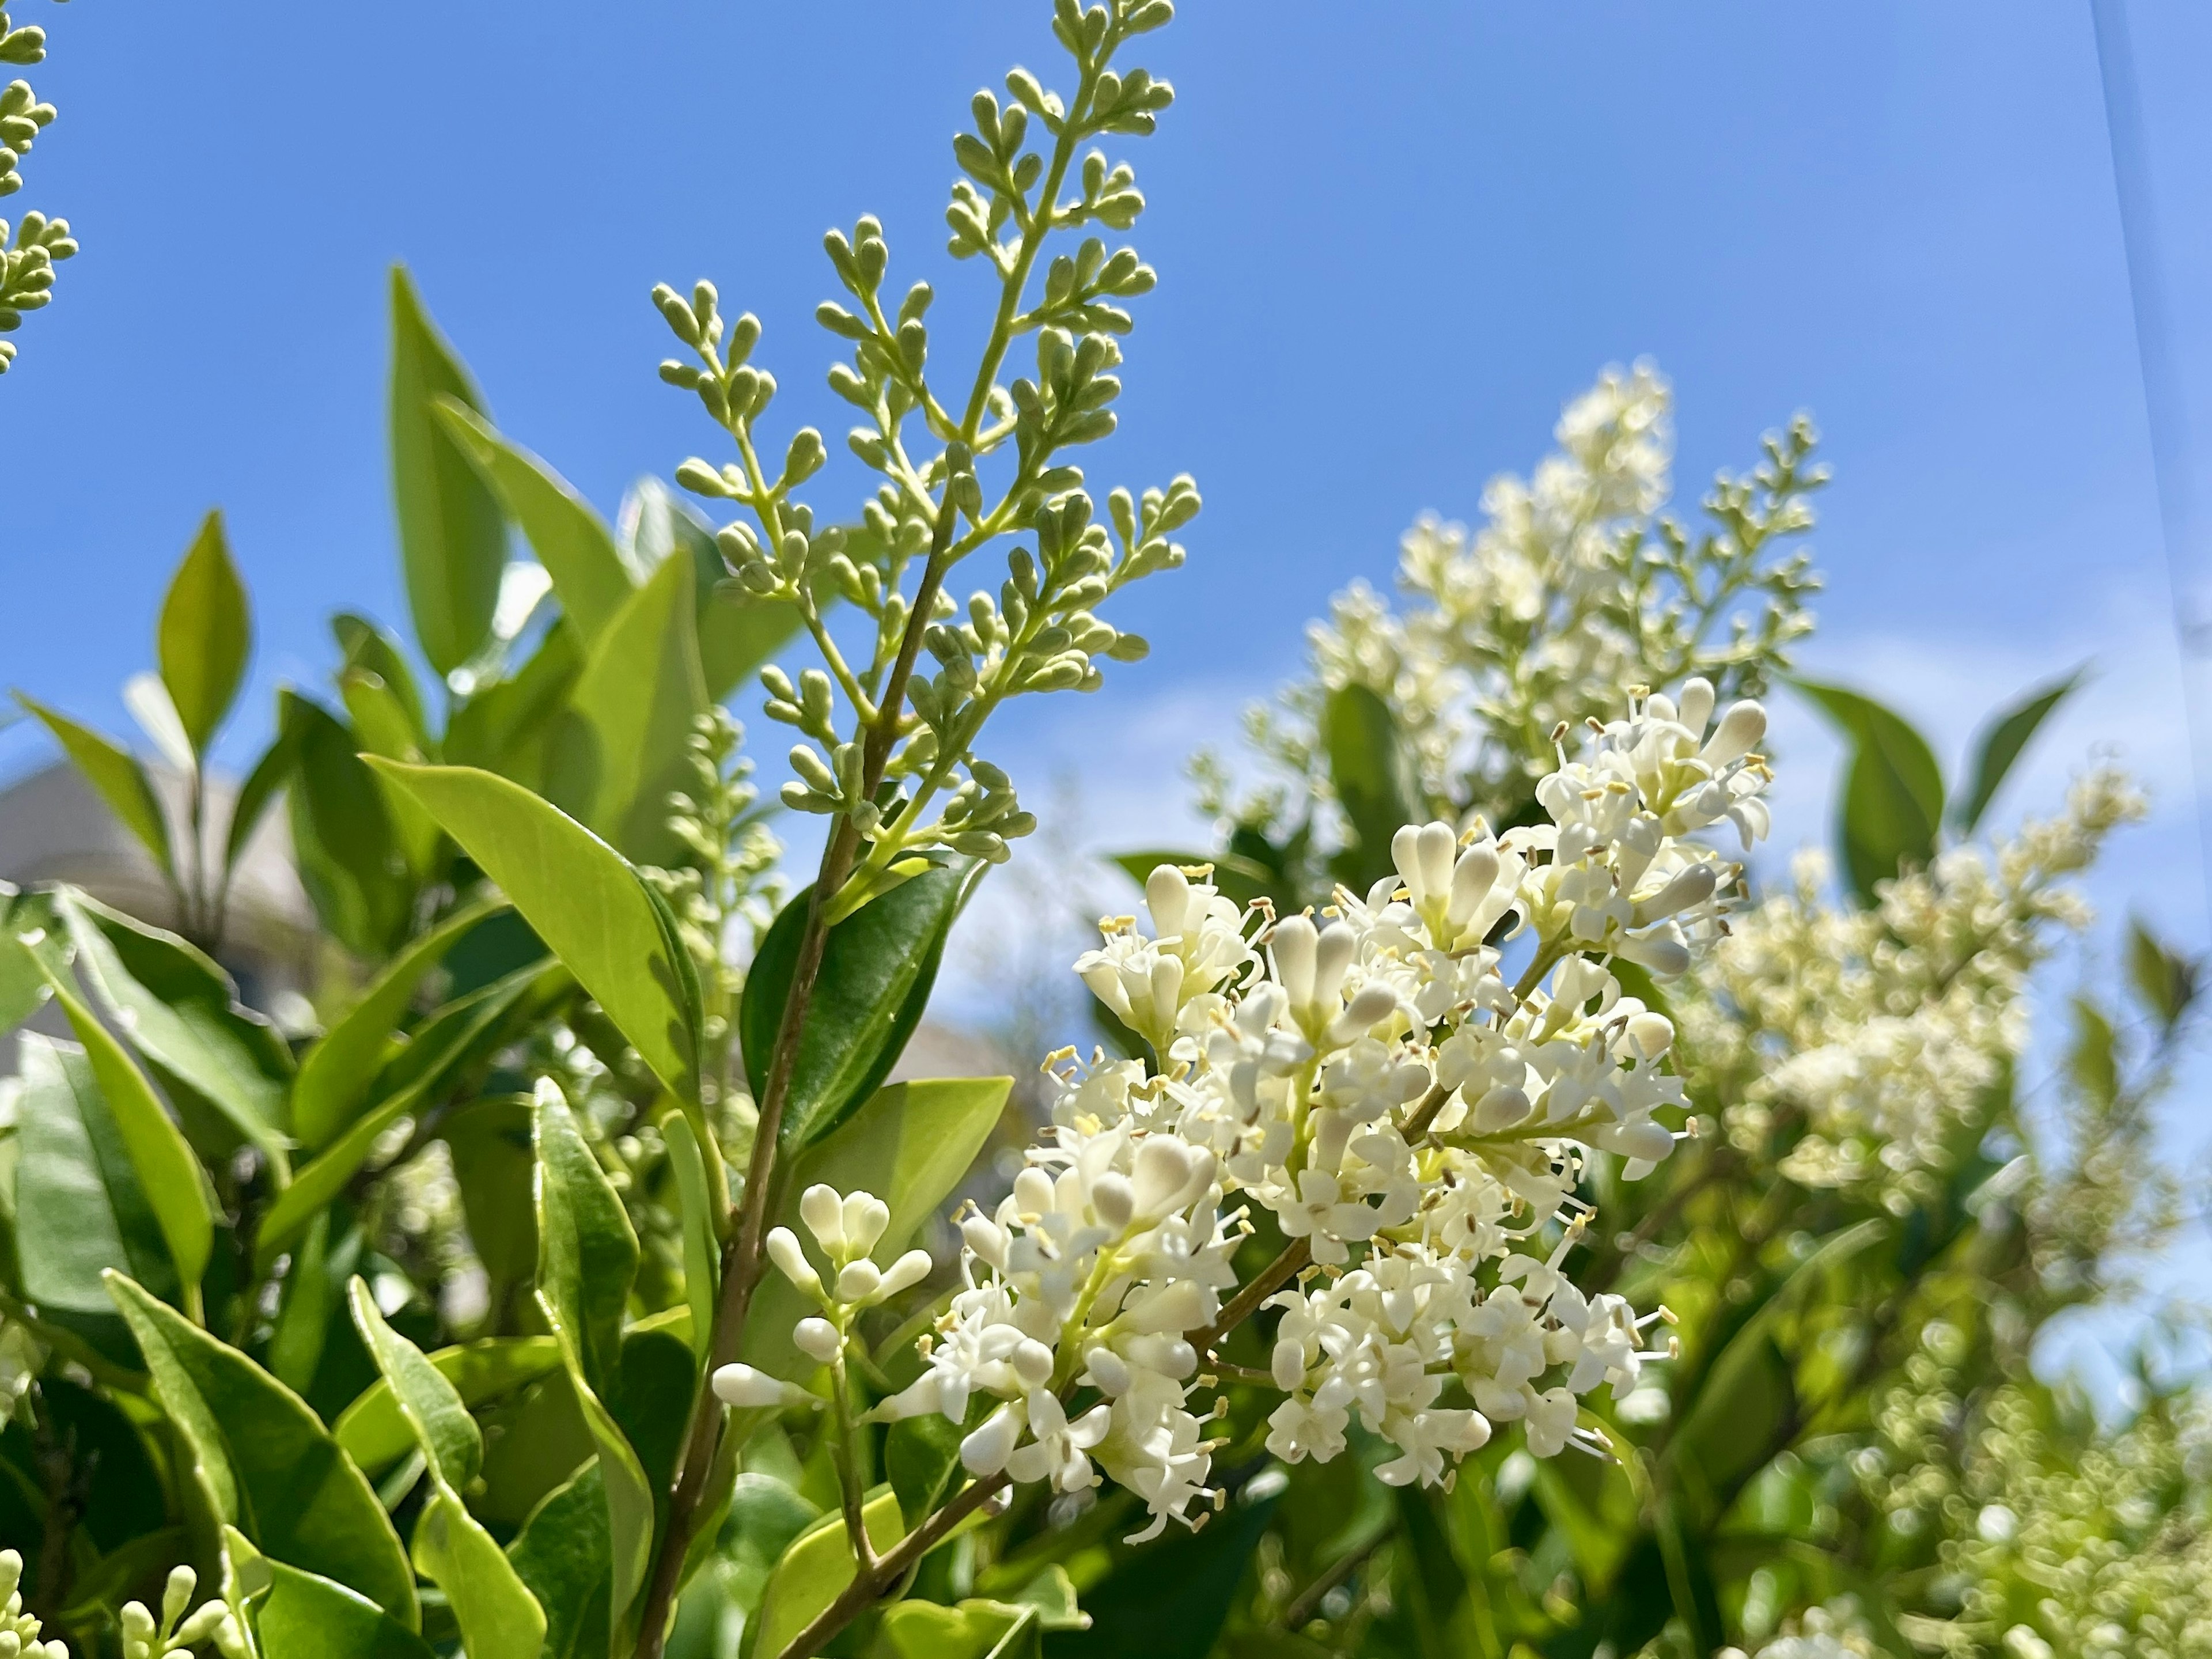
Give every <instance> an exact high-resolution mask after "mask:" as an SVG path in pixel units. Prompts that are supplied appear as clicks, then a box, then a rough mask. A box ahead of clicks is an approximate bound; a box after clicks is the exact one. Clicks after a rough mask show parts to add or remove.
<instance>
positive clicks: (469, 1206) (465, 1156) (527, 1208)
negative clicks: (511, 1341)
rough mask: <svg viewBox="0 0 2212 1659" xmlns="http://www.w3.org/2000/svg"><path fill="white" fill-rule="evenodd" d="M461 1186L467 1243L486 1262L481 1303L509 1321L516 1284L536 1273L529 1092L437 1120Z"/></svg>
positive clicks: (498, 1321) (500, 1322)
mask: <svg viewBox="0 0 2212 1659" xmlns="http://www.w3.org/2000/svg"><path fill="white" fill-rule="evenodd" d="M439 1138H440V1139H442V1140H443V1141H444V1142H445V1143H446V1149H447V1152H448V1153H449V1154H450V1156H451V1157H452V1158H453V1180H454V1182H455V1184H456V1185H458V1186H459V1188H460V1189H461V1211H462V1213H463V1215H465V1217H466V1218H467V1220H468V1228H469V1242H470V1243H471V1244H473V1245H474V1246H475V1247H476V1252H477V1260H478V1261H481V1262H483V1269H484V1279H485V1285H484V1292H485V1297H486V1305H487V1307H488V1309H489V1311H490V1314H491V1317H492V1319H493V1322H494V1323H495V1326H500V1327H504V1326H506V1325H507V1324H508V1323H510V1322H511V1321H512V1319H513V1316H514V1315H515V1313H516V1312H517V1311H518V1309H517V1307H516V1303H517V1301H518V1298H519V1292H520V1290H521V1288H522V1287H523V1286H524V1285H527V1284H528V1283H529V1281H530V1280H531V1279H532V1276H533V1275H534V1274H535V1273H537V1271H538V1218H537V1215H536V1213H535V1210H534V1206H533V1204H532V1198H531V1185H532V1172H533V1171H534V1170H535V1169H536V1167H537V1158H536V1155H535V1153H533V1152H532V1150H531V1145H530V1101H529V1097H527V1096H514V1095H507V1096H498V1097H491V1098H489V1099H480V1100H476V1101H471V1102H470V1103H467V1104H466V1105H465V1106H463V1107H461V1108H459V1109H457V1110H456V1111H455V1112H454V1113H453V1115H451V1116H450V1117H448V1118H447V1119H446V1120H445V1121H443V1122H442V1123H441V1125H440V1126H439Z"/></svg>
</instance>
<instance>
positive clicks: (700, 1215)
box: [660, 1112, 722, 1363]
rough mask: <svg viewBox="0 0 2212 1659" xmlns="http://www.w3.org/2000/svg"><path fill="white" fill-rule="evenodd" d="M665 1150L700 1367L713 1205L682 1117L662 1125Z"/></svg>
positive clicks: (714, 1279) (709, 1290)
mask: <svg viewBox="0 0 2212 1659" xmlns="http://www.w3.org/2000/svg"><path fill="white" fill-rule="evenodd" d="M660 1133H661V1138H662V1139H663V1140H665V1142H666V1143H667V1146H668V1167H669V1170H671V1173H672V1174H673V1175H674V1176H675V1177H676V1196H677V1201H678V1211H679V1214H678V1220H679V1222H680V1223H681V1225H682V1228H683V1233H684V1299H685V1301H686V1302H687V1303H688V1304H690V1309H691V1340H692V1344H693V1346H695V1347H696V1348H697V1349H698V1351H699V1357H700V1359H701V1361H702V1363H703V1362H704V1361H705V1358H706V1356H707V1350H708V1342H709V1341H710V1340H712V1336H713V1333H714V1304H715V1301H716V1291H717V1286H718V1285H719V1283H720V1267H721V1258H722V1250H721V1241H720V1239H719V1238H718V1237H716V1235H715V1226H714V1199H713V1196H712V1194H711V1191H710V1189H709V1188H708V1184H707V1160H706V1155H705V1154H704V1153H702V1152H701V1151H700V1149H699V1137H698V1135H697V1134H696V1133H694V1131H693V1130H692V1127H691V1121H690V1119H689V1118H687V1117H685V1116H684V1114H683V1113H681V1112H671V1113H669V1114H668V1115H667V1116H665V1118H663V1119H662V1120H661V1125H660Z"/></svg>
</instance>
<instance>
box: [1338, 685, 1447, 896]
mask: <svg viewBox="0 0 2212 1659" xmlns="http://www.w3.org/2000/svg"><path fill="white" fill-rule="evenodd" d="M1321 740H1322V749H1323V750H1325V751H1326V752H1327V754H1328V776H1329V782H1330V784H1331V785H1332V786H1333V787H1334V788H1335V790H1336V799H1337V803H1338V804H1339V805H1341V806H1342V807H1343V808H1344V816H1345V817H1346V818H1347V819H1348V820H1350V822H1351V825H1352V836H1353V837H1354V840H1353V844H1352V846H1350V847H1347V848H1345V849H1344V852H1343V854H1341V855H1340V863H1341V868H1340V869H1339V871H1338V872H1337V873H1338V875H1339V876H1340V878H1342V879H1343V880H1345V881H1346V882H1347V883H1348V884H1351V885H1352V886H1353V887H1355V888H1358V889H1359V890H1362V891H1364V890H1366V889H1367V888H1368V887H1369V886H1370V885H1372V884H1374V883H1375V882H1376V881H1379V880H1380V879H1381V878H1383V877H1384V876H1387V875H1389V873H1390V872H1391V870H1392V869H1393V868H1394V867H1395V866H1393V865H1392V864H1391V862H1390V838H1391V837H1392V836H1395V835H1396V834H1397V833H1398V831H1399V830H1400V829H1403V828H1404V827H1405V826H1406V825H1407V824H1409V823H1419V822H1420V821H1421V819H1422V818H1423V817H1425V813H1424V812H1423V811H1422V810H1421V799H1420V790H1419V787H1418V785H1417V784H1416V783H1415V781H1414V779H1413V763H1412V759H1411V757H1409V756H1408V755H1407V753H1406V747H1405V744H1403V742H1401V740H1400V738H1399V736H1398V722H1397V719H1396V717H1395V715H1393V714H1391V712H1390V705H1389V703H1387V702H1384V701H1383V699H1382V698H1381V697H1380V696H1377V695H1376V693H1375V692H1374V691H1372V690H1370V689H1369V688H1368V687H1366V686H1364V685H1358V684H1353V685H1344V686H1340V687H1338V688H1337V689H1336V690H1334V691H1332V692H1330V693H1329V696H1328V703H1327V704H1326V705H1325V706H1324V707H1323V708H1322V718H1321Z"/></svg>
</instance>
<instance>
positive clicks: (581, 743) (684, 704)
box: [556, 560, 707, 864]
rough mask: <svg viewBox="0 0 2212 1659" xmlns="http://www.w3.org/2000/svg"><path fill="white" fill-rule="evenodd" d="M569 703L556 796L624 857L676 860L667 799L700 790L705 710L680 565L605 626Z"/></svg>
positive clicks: (664, 571)
mask: <svg viewBox="0 0 2212 1659" xmlns="http://www.w3.org/2000/svg"><path fill="white" fill-rule="evenodd" d="M570 703H571V706H572V708H574V712H575V714H576V715H577V716H578V719H579V720H580V725H579V726H577V728H576V729H575V730H574V732H572V733H570V734H568V736H567V737H566V738H564V740H563V744H562V757H561V760H560V763H559V765H560V770H559V771H558V772H556V776H558V777H562V778H565V779H566V780H568V781H566V782H565V783H562V784H561V785H560V786H559V787H556V797H558V798H560V799H562V801H563V804H564V805H570V806H571V807H572V808H573V809H574V810H575V811H576V814H577V816H578V817H580V818H581V819H582V820H583V822H584V823H586V824H587V825H589V826H590V828H591V829H593V830H594V831H595V832H597V833H598V834H599V836H603V837H604V838H605V840H606V841H608V842H610V843H611V844H612V845H613V846H614V847H615V848H617V850H619V851H620V852H621V853H623V855H624V856H626V857H628V858H631V859H634V860H637V861H638V862H640V863H644V864H673V863H677V862H678V861H680V860H681V859H682V858H683V856H684V848H683V843H682V842H678V840H677V839H676V838H675V836H674V833H673V832H672V831H671V829H669V827H668V796H669V793H670V792H671V790H676V789H681V788H684V787H687V786H688V787H696V782H697V780H696V775H695V773H694V769H693V767H692V764H691V758H690V741H691V734H692V732H694V730H695V729H696V726H697V724H698V720H699V717H700V715H701V714H703V713H704V712H705V711H706V708H707V685H706V681H705V679H704V678H702V674H701V671H700V667H699V640H698V625H697V622H696V617H695V616H694V611H693V597H692V592H691V580H690V574H689V573H688V572H687V571H686V570H685V568H684V566H683V565H682V563H680V562H678V561H674V560H671V561H670V562H668V563H666V564H665V565H663V566H662V567H661V568H660V569H659V570H658V571H655V572H654V573H653V575H652V576H651V577H650V578H649V579H648V580H647V581H646V583H645V585H644V586H641V587H640V588H639V589H638V590H637V591H636V592H635V593H633V594H631V595H630V596H629V599H627V600H626V601H625V603H624V604H623V606H622V608H621V609H620V610H618V611H616V612H615V613H614V615H613V616H612V617H610V618H609V619H608V621H607V623H606V626H605V628H604V629H602V630H601V631H600V633H599V637H598V638H597V639H596V640H595V641H593V642H592V648H591V653H590V655H589V656H588V657H587V658H586V661H585V665H584V671H583V674H582V676H581V677H580V678H579V679H578V680H577V682H576V689H575V690H574V693H572V694H571V697H570Z"/></svg>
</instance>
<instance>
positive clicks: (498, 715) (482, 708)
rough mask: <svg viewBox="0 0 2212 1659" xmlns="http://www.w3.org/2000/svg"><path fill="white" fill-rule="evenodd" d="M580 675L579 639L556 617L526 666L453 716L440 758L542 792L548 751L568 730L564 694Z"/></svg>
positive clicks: (570, 716)
mask: <svg viewBox="0 0 2212 1659" xmlns="http://www.w3.org/2000/svg"><path fill="white" fill-rule="evenodd" d="M583 671H584V647H583V643H582V636H581V635H580V634H579V633H578V632H577V629H576V627H575V624H574V623H571V622H569V621H568V618H567V617H556V618H555V619H554V622H553V625H552V626H551V627H550V628H549V629H546V630H545V638H544V641H542V642H541V643H540V644H539V645H538V649H537V650H536V651H535V652H533V653H532V654H531V656H530V659H529V660H527V661H526V662H525V663H524V664H523V665H522V666H521V667H520V668H519V669H517V670H516V671H514V672H513V674H512V675H510V676H509V677H508V678H506V679H503V680H501V681H499V682H498V683H496V684H493V685H489V686H486V687H485V688H484V689H483V690H481V691H478V692H477V693H476V694H475V695H474V696H471V697H470V698H469V700H468V701H467V702H464V703H463V704H462V705H461V706H460V707H459V708H456V709H455V710H454V711H453V719H452V720H451V721H450V722H449V723H448V725H447V731H446V742H445V748H444V758H445V759H447V761H449V762H452V763H454V764H457V765H466V766H480V767H483V769H485V770H486V771H489V772H496V773H498V774H499V775H500V776H501V777H503V778H512V779H513V780H514V781H516V782H518V783H520V784H523V785H525V786H526V787H530V788H532V789H538V788H543V787H544V783H545V775H546V772H547V760H548V756H549V751H551V750H557V748H558V741H559V738H560V736H561V734H562V732H563V731H564V730H565V729H566V728H567V727H568V726H572V725H574V720H575V716H574V714H571V713H570V712H569V709H568V694H569V692H570V691H571V690H574V687H575V684H576V677H577V676H578V675H580V674H581V673H582V672H583Z"/></svg>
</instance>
